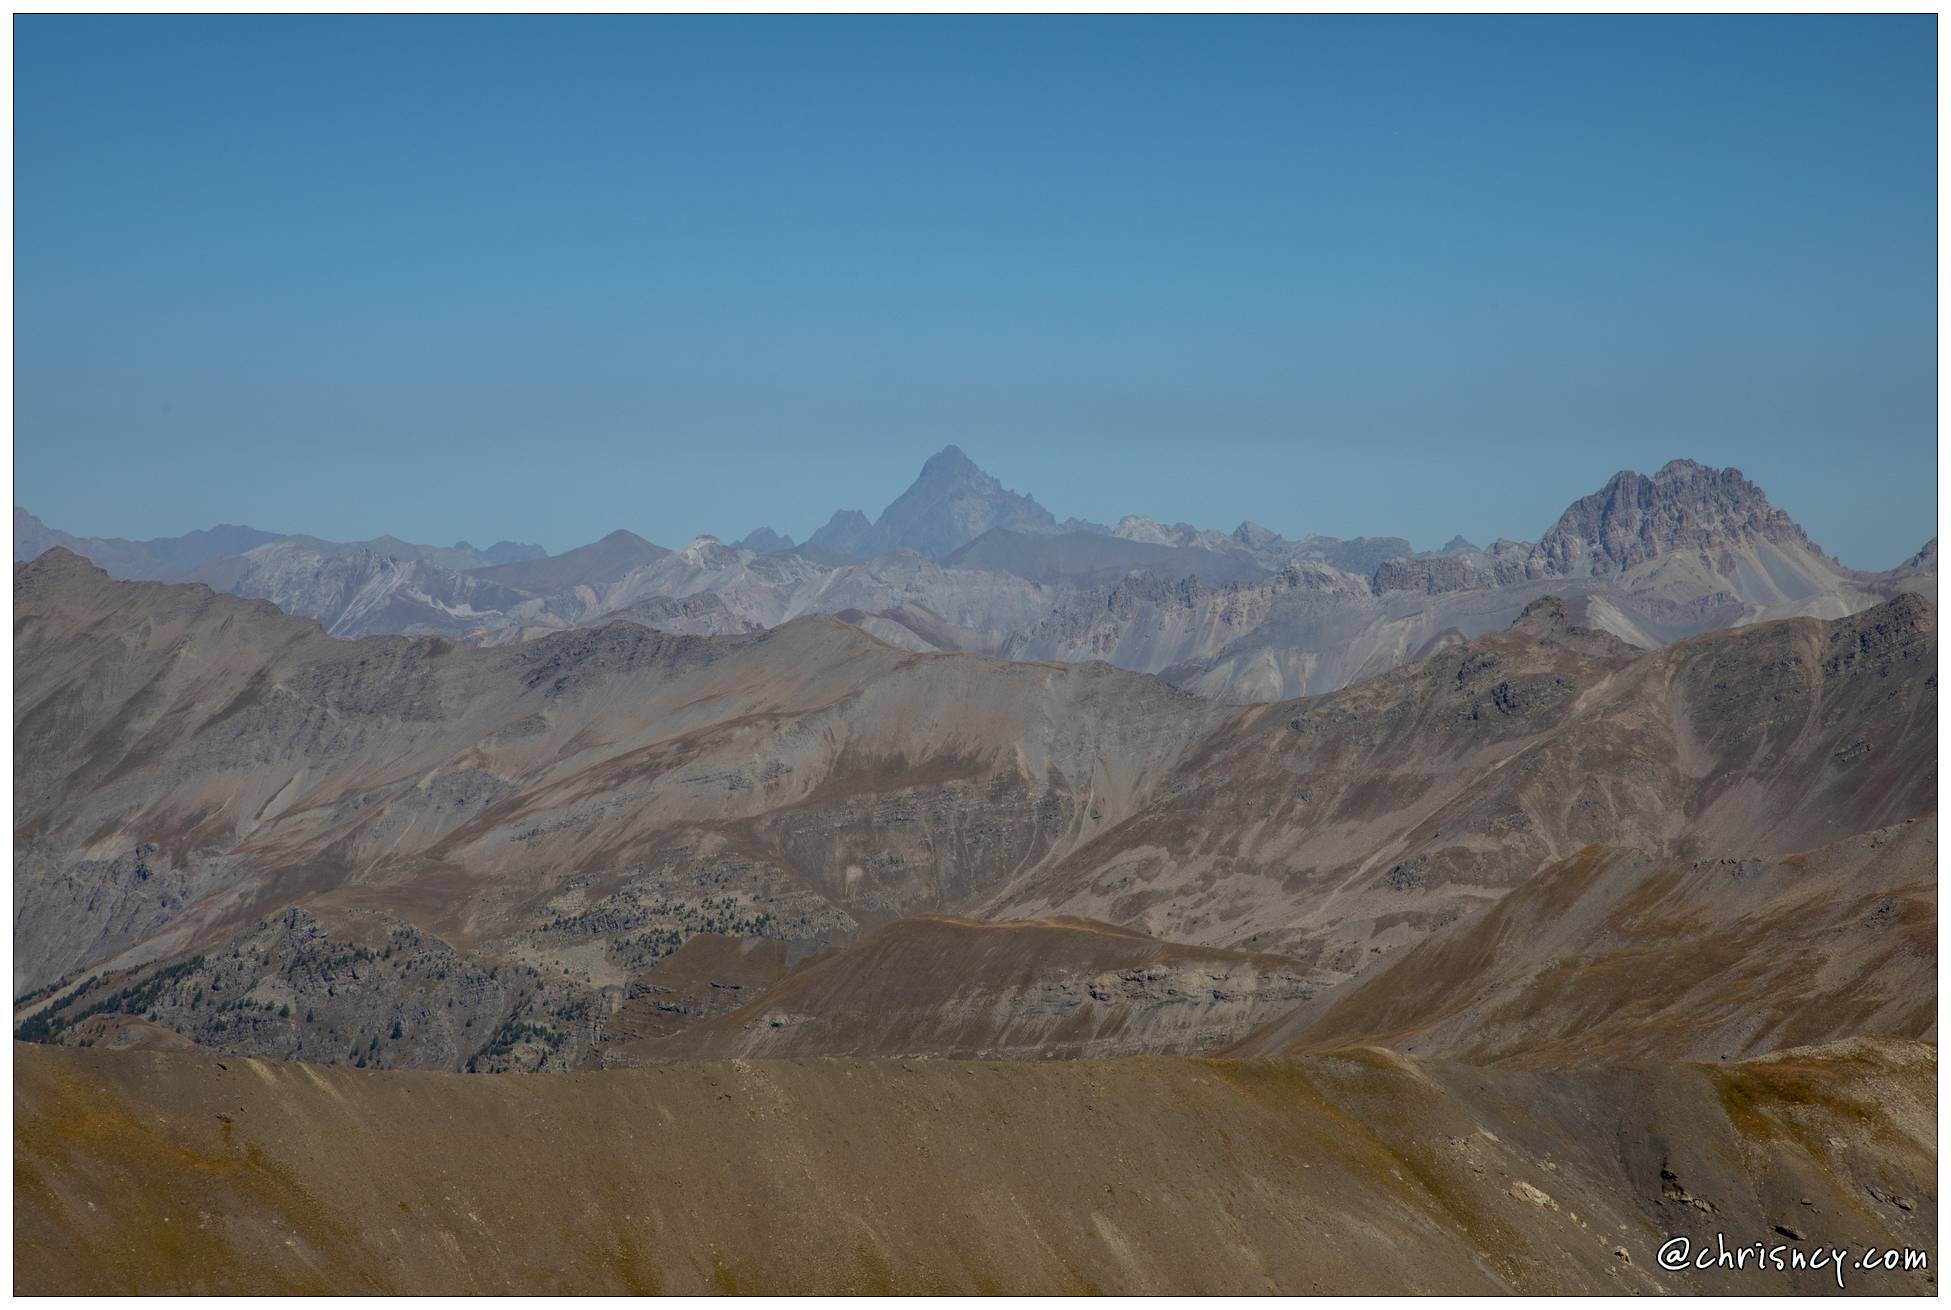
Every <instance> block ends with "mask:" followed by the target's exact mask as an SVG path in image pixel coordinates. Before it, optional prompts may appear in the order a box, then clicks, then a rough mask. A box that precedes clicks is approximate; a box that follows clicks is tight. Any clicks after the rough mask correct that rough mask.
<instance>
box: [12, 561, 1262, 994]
mask: <svg viewBox="0 0 1951 1310" xmlns="http://www.w3.org/2000/svg"><path fill="white" fill-rule="evenodd" d="M15 595H16V687H15V692H16V706H17V719H16V735H15V756H16V763H17V771H16V851H17V856H18V858H19V864H20V869H21V872H20V874H19V876H18V879H17V887H16V893H17V909H16V937H17V940H18V941H19V942H20V944H21V950H20V952H19V954H18V955H17V967H18V970H19V973H18V976H17V985H19V986H30V985H33V984H36V983H39V982H43V981H47V980H48V979H50V978H52V977H53V976H55V975H58V974H61V973H65V972H67V971H69V970H70V969H73V968H75V967H78V966H80V965H82V964H85V963H93V962H99V961H102V960H105V959H107V958H109V957H111V956H112V955H114V954H115V953H116V952H117V951H119V950H122V949H124V948H126V947H129V946H134V945H136V944H137V943H139V942H144V941H150V942H151V950H152V951H175V950H181V949H185V948H187V947H188V946H189V945H191V943H192V942H193V941H202V940H205V939H207V938H208V936H209V934H211V933H212V932H215V931H217V930H218V928H219V927H220V926H223V925H229V926H231V927H233V928H234V927H238V926H241V925H242V924H244V923H245V922H247V921H248V920H249V919H251V918H252V917H253V916H261V915H266V914H275V913H277V912H278V911H280V910H282V908H283V907H284V906H285V905H288V904H290V903H292V902H293V901H294V900H300V899H302V898H305V897H308V896H327V897H328V899H330V898H333V897H336V899H337V902H338V903H343V904H345V905H347V906H353V907H357V906H364V907H380V908H384V909H387V910H389V911H392V912H397V913H402V914H405V915H407V916H408V917H410V918H411V919H412V921H414V922H415V923H417V924H418V925H419V926H420V927H421V928H422V929H424V930H426V931H429V932H434V933H436V934H439V935H441V936H442V937H443V938H445V939H448V940H451V941H453V942H454V943H456V944H464V943H467V942H477V941H480V940H482V939H484V938H488V937H495V936H497V935H500V934H505V933H508V932H511V931H515V930H516V929H518V928H525V927H542V926H544V921H545V920H546V922H547V924H549V925H552V926H553V927H554V928H555V929H556V930H557V935H558V936H561V935H562V934H563V933H564V932H567V931H568V930H567V929H564V928H563V927H562V925H561V924H559V923H557V920H558V919H560V918H564V917H566V918H568V919H575V918H577V917H578V916H579V915H582V914H585V913H587V914H589V915H592V916H594V920H595V921H598V922H600V921H602V920H603V919H604V918H605V916H606V915H611V914H621V915H624V916H626V917H629V916H633V915H634V916H637V917H638V919H639V920H641V918H642V916H643V915H644V914H648V913H650V911H648V910H646V909H645V908H644V904H643V902H644V900H645V898H648V899H649V900H651V901H669V900H670V898H671V897H672V896H677V897H678V898H679V899H680V900H681V901H683V902H684V904H685V905H688V906H690V907H691V908H692V909H694V910H695V909H696V908H697V906H698V905H699V904H700V903H701V902H702V901H703V900H705V899H708V898H716V897H724V898H729V900H730V901H731V902H734V903H735V904H736V906H737V907H738V911H737V913H733V912H732V907H731V906H726V907H721V908H722V909H723V910H724V911H725V914H729V915H730V916H731V917H735V918H736V917H741V916H747V917H749V915H758V914H769V915H771V916H773V918H774V919H776V918H777V917H778V916H779V915H780V914H784V913H790V915H792V916H795V918H796V919H797V917H800V916H803V917H804V919H805V924H804V935H806V936H809V937H812V936H818V935H820V934H822V933H825V932H829V931H835V930H837V931H840V932H842V933H850V932H851V930H852V925H853V924H854V923H855V922H857V921H858V922H875V921H879V920H881V919H885V918H888V917H892V916H893V915H895V914H898V913H901V912H904V911H907V910H912V909H920V910H929V909H945V908H954V907H955V906H957V905H961V904H966V903H968V902H969V901H971V900H973V899H975V898H976V897H977V896H978V895H979V894H981V893H982V892H984V891H986V890H988V889H990V888H993V887H995V886H997V885H999V884H1000V883H1001V881H1003V880H1004V879H1006V878H1007V877H1009V876H1011V875H1013V874H1015V873H1018V872H1020V871H1021V870H1023V869H1025V868H1029V867H1034V866H1035V865H1037V864H1039V863H1042V862H1046V861H1047V860H1048V859H1050V858H1052V857H1053V856H1055V855H1057V854H1060V853H1061V852H1062V851H1064V850H1067V849H1068V848H1069V847H1070V846H1073V845H1075V844H1076V843H1077V842H1078V841H1080V840H1082V839H1083V838H1084V836H1085V835H1087V834H1088V833H1089V832H1092V831H1096V830H1097V829H1098V828H1100V827H1101V826H1103V825H1105V824H1111V823H1116V822H1117V821H1118V820H1120V819H1122V818H1123V817H1125V816H1126V815H1128V814H1130V813H1132V812H1134V810H1135V809H1136V807H1137V805H1138V803H1139V802H1140V800H1141V799H1142V798H1143V796H1144V795H1145V794H1146V792H1147V790H1148V789H1149V787H1150V786H1151V785H1152V784H1153V782H1154V781H1155V780H1156V778H1157V777H1158V776H1159V775H1160V773H1161V772H1162V770H1163V769H1164V768H1166V767H1167V766H1168V765H1169V763H1170V761H1171V760H1173V759H1174V758H1176V757H1177V755H1179V754H1180V753H1182V752H1183V751H1184V750H1185V749H1187V748H1188V747H1189V746H1190V745H1191V743H1193V742H1194V741H1196V740H1197V739H1199V738H1200V737H1202V736H1203V735H1204V734H1205V733H1206V732H1208V731H1209V730H1210V729H1211V727H1212V726H1213V725H1214V724H1215V723H1216V722H1218V721H1219V720H1220V719H1222V718H1224V717H1227V716H1228V715H1230V714H1231V713H1232V711H1228V710H1225V709H1224V708H1222V707H1219V706H1214V705H1210V704H1207V703H1204V702H1201V701H1198V700H1196V699H1194V698H1192V697H1190V696H1187V695H1184V694H1183V693H1178V692H1174V691H1172V690H1171V689H1169V688H1166V687H1164V686H1162V685H1160V684H1159V683H1157V682H1156V681H1154V680H1151V679H1146V678H1140V677H1135V676H1132V675H1125V674H1118V673H1114V672H1113V671H1111V670H1108V669H1105V668H1103V667H1101V666H1096V667H1070V666H1055V665H1044V664H1031V663H1000V662H996V661H989V660H982V659H978V658H975V657H970V656H936V655H916V654H912V653H909V652H905V651H901V650H898V649H896V648H894V647H891V646H888V645H886V644H885V643H883V642H879V641H877V640H875V639H873V638H872V637H870V636H868V635H867V634H865V633H863V632H861V631H860V630H858V629H855V628H852V627H849V626H847V625H845V624H842V623H839V622H837V621H834V620H830V619H824V618H818V619H809V620H804V621H802V622H798V623H794V624H789V625H787V626H785V627H783V628H779V629H774V630H772V631H769V632H765V633H759V634H753V635H750V636H741V637H726V638H715V639H706V638H681V637H671V636H665V635H661V634H658V633H655V632H651V631H648V630H646V629H642V628H637V627H634V626H631V625H627V624H618V625H613V626H611V627H607V628H602V629H597V630H590V631H579V632H574V633H566V634H561V635H559V636H555V637H551V638H547V639H544V640H541V641H537V642H532V643H528V644H526V645H523V646H517V647H510V648H506V649H493V650H481V649H473V648H468V647H463V646H458V645H455V644H454V643H451V642H446V641H443V640H440V639H425V640H420V641H409V640H406V639H402V638H375V639H369V640H366V641H362V642H358V643H346V642H336V641H333V640H331V639H329V638H327V637H325V636H324V634H323V633H321V632H320V631H319V630H318V628H317V626H316V625H315V624H312V623H308V622H303V621H299V620H294V619H290V618H287V617H285V616H283V615H280V614H278V613H277V612H276V611H274V610H272V609H270V607H268V606H261V605H252V604H250V603H248V602H244V601H240V600H237V599H235V598H232V597H228V596H221V595H217V594H215V593H212V592H209V591H208V590H205V589H202V588H167V587H160V586H157V585H154V584H118V583H112V582H110V581H108V579H107V578H106V577H105V576H104V575H102V574H101V573H100V572H99V571H97V570H95V569H93V568H91V567H90V566H88V565H86V564H85V563H84V562H82V561H80V560H78V559H76V558H75V557H73V556H71V555H66V554H64V553H56V554H51V555H49V556H46V557H44V558H43V559H42V560H40V561H37V562H35V563H33V564H30V565H26V566H21V567H20V568H18V569H17V571H16V592H15ZM713 869H716V870H717V873H716V874H715V875H713V876H707V872H708V871H709V870H713ZM728 879H729V882H727V880H728ZM680 884H682V885H681V886H680ZM328 894H329V895H328ZM565 896H566V897H567V898H568V899H567V900H563V897H565ZM619 898H620V899H619ZM558 902H560V904H558ZM572 902H573V903H574V905H575V906H577V907H580V908H578V909H577V910H574V911H571V910H568V909H566V908H564V907H566V906H568V905H569V904H570V903H572ZM550 907H554V908H553V910H551V909H550ZM671 912H672V913H676V912H677V911H676V910H672V911H671ZM748 912H749V913H748ZM714 917H724V916H723V915H718V916H714ZM166 926H168V928H169V931H168V933H167V934H166V935H165V936H163V937H161V938H157V937H156V934H157V933H158V932H159V931H161V930H163V929H164V928H165V927H166ZM669 926H671V927H673V928H675V927H678V926H679V925H678V924H677V923H675V922H673V923H671V924H669ZM774 931H775V932H779V931H786V930H785V929H780V928H777V927H775V929H774ZM595 939H596V940H597V941H598V942H599V945H598V946H597V949H598V951H599V953H600V951H601V949H602V948H601V945H600V940H601V934H600V933H599V934H595Z"/></svg>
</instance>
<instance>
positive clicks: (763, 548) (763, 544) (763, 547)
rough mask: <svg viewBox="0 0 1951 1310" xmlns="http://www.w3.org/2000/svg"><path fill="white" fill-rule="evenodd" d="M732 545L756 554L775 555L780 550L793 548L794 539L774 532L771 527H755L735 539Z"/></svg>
mask: <svg viewBox="0 0 1951 1310" xmlns="http://www.w3.org/2000/svg"><path fill="white" fill-rule="evenodd" d="M732 545H733V546H734V547H735V548H736V549H738V550H749V551H751V552H752V553H753V554H754V555H773V554H777V553H779V552H780V551H787V550H791V549H792V548H793V539H792V538H791V537H790V536H786V535H783V534H781V533H778V532H774V531H773V530H772V529H771V528H754V529H752V531H750V532H748V533H746V534H745V535H744V536H743V537H740V538H739V539H738V540H737V541H734V542H733V543H732Z"/></svg>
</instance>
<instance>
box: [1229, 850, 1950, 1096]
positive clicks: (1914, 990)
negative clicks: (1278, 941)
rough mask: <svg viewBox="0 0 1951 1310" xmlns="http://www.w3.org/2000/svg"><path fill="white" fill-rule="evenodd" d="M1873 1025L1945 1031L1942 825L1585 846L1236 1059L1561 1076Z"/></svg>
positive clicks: (1769, 1045)
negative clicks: (1382, 1056)
mask: <svg viewBox="0 0 1951 1310" xmlns="http://www.w3.org/2000/svg"><path fill="white" fill-rule="evenodd" d="M1323 1008H1325V1012H1323ZM1865 1033H1878V1034H1888V1035H1892V1036H1899V1037H1913V1038H1921V1039H1925V1040H1929V1041H1935V1040H1936V1038H1937V821H1936V819H1935V818H1929V819H1921V820H1917V821H1914V822H1909V823H1904V824H1900V825H1898V826H1896V827H1894V828H1882V829H1878V830H1876V831H1874V832H1870V833H1866V834H1863V835H1860V836H1856V837H1850V838H1847V839H1845V840H1843V841H1840V842H1837V843H1834V844H1833V845H1830V846H1826V847H1823V848H1822V849H1820V850H1814V851H1810V852H1807V853H1805V854H1797V855H1789V856H1781V857H1764V858H1753V857H1751V858H1745V859H1743V858H1734V857H1721V858H1716V859H1695V860H1689V859H1684V858H1678V857H1667V858H1664V859H1661V858H1656V857H1653V856H1649V855H1644V854H1641V853H1638V852H1633V851H1620V850H1611V849H1607V848H1605V847H1600V846H1593V847H1589V848H1587V849H1586V850H1583V851H1580V852H1579V853H1578V854H1576V855H1572V856H1570V857H1568V858H1566V859H1564V860H1561V861H1559V862H1558V863H1556V864H1554V865H1552V866H1550V867H1549V868H1547V869H1545V870H1544V871H1543V872H1541V873H1539V874H1538V875H1537V876H1536V877H1534V878H1532V879H1530V880H1529V881H1527V882H1525V883H1524V884H1522V885H1521V886H1519V887H1518V888H1517V889H1516V890H1514V891H1513V892H1511V893H1510V895H1508V896H1506V897H1504V898H1503V899H1502V900H1501V901H1499V902H1498V903H1497V904H1496V905H1495V906H1494V907H1492V908H1491V909H1490V910H1488V911H1486V912H1485V913H1484V914H1482V915H1479V916H1477V917H1476V918H1474V919H1471V920H1468V921H1466V922H1463V923H1460V924H1458V925H1456V926H1455V927H1453V928H1451V929H1449V930H1447V931H1445V932H1441V933H1438V934H1436V935H1435V936H1433V937H1431V938H1429V939H1428V940H1426V941H1424V942H1422V943H1420V944H1419V945H1417V946H1415V947H1414V948H1412V949H1411V950H1409V951H1407V952H1406V953H1404V954H1403V955H1402V956H1401V957H1400V958H1399V959H1397V960H1396V961H1395V962H1394V963H1393V964H1392V965H1391V966H1390V967H1388V968H1387V969H1384V970H1382V971H1381V972H1379V973H1377V974H1375V975H1373V976H1371V977H1369V978H1366V979H1364V980H1363V981H1362V982H1361V983H1359V984H1357V985H1356V986H1355V987H1354V988H1352V989H1351V990H1347V991H1340V992H1335V993H1331V994H1328V995H1326V996H1323V997H1322V1005H1320V1006H1314V1007H1310V1006H1298V1007H1296V1009H1295V1010H1294V1012H1292V1013H1291V1014H1289V1015H1287V1016H1284V1017H1283V1018H1282V1019H1280V1020H1278V1021H1276V1022H1274V1023H1271V1024H1269V1025H1268V1026H1267V1027H1266V1028H1265V1029H1263V1030H1262V1031H1261V1032H1259V1033H1256V1034H1255V1035H1254V1036H1253V1037H1252V1038H1250V1039H1248V1040H1247V1041H1245V1042H1243V1043H1241V1044H1240V1045H1239V1046H1238V1047H1236V1048H1234V1053H1235V1054H1254V1053H1261V1054H1266V1053H1273V1052H1276V1051H1295V1050H1305V1049H1316V1050H1319V1049H1324V1048H1334V1047H1339V1046H1345V1045H1347V1044H1349V1043H1351V1042H1362V1043H1372V1044H1386V1045H1391V1046H1395V1047H1398V1048H1400V1049H1404V1050H1409V1051H1414V1052H1415V1053H1416V1054H1417V1055H1418V1056H1439V1057H1442V1058H1446V1059H1458V1060H1467V1061H1468V1062H1470V1063H1472V1064H1518V1065H1523V1066H1527V1067H1540V1066H1543V1067H1561V1068H1562V1067H1579V1066H1593V1065H1617V1064H1621V1063H1627V1062H1631V1061H1636V1060H1653V1059H1663V1058H1664V1059H1672V1058H1684V1059H1703V1060H1711V1059H1717V1058H1719V1059H1728V1058H1734V1059H1739V1058H1742V1057H1745V1056H1751V1055H1755V1054H1759V1053H1762V1052H1766V1051H1770V1050H1774V1049H1777V1048H1780V1047H1787V1046H1799V1045H1806V1044H1809V1043H1812V1042H1821V1041H1829V1040H1834V1039H1837V1038H1841V1037H1847V1036H1855V1035H1859V1034H1865Z"/></svg>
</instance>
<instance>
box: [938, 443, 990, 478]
mask: <svg viewBox="0 0 1951 1310" xmlns="http://www.w3.org/2000/svg"><path fill="white" fill-rule="evenodd" d="M921 472H922V476H924V477H926V476H927V475H928V474H930V473H934V474H938V475H939V474H943V473H973V474H974V475H976V476H977V477H982V478H987V477H989V475H988V474H987V473H984V472H983V471H982V470H981V469H979V468H977V467H976V462H975V461H974V460H972V459H970V458H969V457H968V456H967V455H966V454H964V453H963V452H962V448H961V447H960V446H957V445H954V444H950V445H946V446H943V447H942V448H941V449H940V450H938V451H936V452H935V453H934V454H932V455H930V456H929V457H928V459H927V461H926V462H925V463H923V464H922V466H921ZM991 480H992V481H993V480H994V479H991Z"/></svg>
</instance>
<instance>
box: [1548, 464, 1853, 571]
mask: <svg viewBox="0 0 1951 1310" xmlns="http://www.w3.org/2000/svg"><path fill="white" fill-rule="evenodd" d="M1766 547H1773V548H1775V549H1777V550H1781V551H1784V552H1787V553H1789V554H1792V555H1815V556H1817V557H1818V558H1822V555H1821V552H1820V551H1819V550H1817V549H1816V547H1815V544H1814V543H1813V542H1811V541H1810V540H1809V538H1808V536H1807V534H1805V533H1804V532H1803V531H1802V529H1801V528H1800V527H1798V526H1797V525H1796V523H1795V521H1794V520H1793V519H1791V518H1789V516H1788V515H1786V514H1784V513H1782V511H1780V510H1778V509H1776V508H1775V507H1774V506H1773V505H1770V504H1769V503H1768V497H1766V496H1764V495H1763V494H1762V492H1761V488H1759V487H1757V486H1755V485H1754V483H1752V482H1749V481H1748V480H1747V479H1746V478H1744V477H1742V476H1741V470H1739V469H1733V468H1727V469H1712V468H1708V467H1706V466H1705V465H1702V464H1696V463H1694V462H1693V461H1692V460H1690V459H1676V460H1674V461H1672V462H1671V463H1669V464H1667V465H1666V466H1665V467H1664V468H1662V469H1661V470H1660V471H1659V472H1658V473H1655V474H1654V475H1653V476H1652V477H1650V478H1649V477H1642V476H1640V475H1639V474H1637V473H1633V472H1630V471H1625V472H1620V473H1616V474H1614V475H1613V477H1612V480H1611V481H1609V482H1607V483H1606V485H1605V486H1604V487H1602V488H1600V489H1599V490H1598V491H1596V492H1594V493H1593V494H1592V495H1590V496H1586V497H1585V498H1584V499H1582V500H1579V501H1577V502H1576V503H1574V504H1573V505H1572V507H1571V508H1570V509H1568V510H1566V511H1565V513H1564V515H1563V516H1562V517H1560V518H1559V520H1558V522H1557V523H1556V524H1554V525H1553V526H1552V529H1551V531H1550V532H1547V533H1546V534H1545V535H1544V539H1543V540H1542V541H1540V542H1539V543H1538V549H1537V551H1536V552H1535V557H1536V563H1535V565H1534V566H1533V567H1534V568H1535V570H1536V572H1537V573H1538V574H1541V575H1546V576H1550V577H1558V578H1577V577H1606V576H1612V575H1617V574H1622V573H1625V572H1627V571H1628V570H1630V569H1633V568H1635V567H1637V566H1639V565H1641V564H1645V563H1647V562H1649V561H1651V560H1654V559H1657V558H1659V557H1660V556H1662V555H1674V554H1695V555H1700V556H1703V557H1709V558H1711V557H1713V556H1715V555H1718V554H1721V553H1724V552H1748V551H1754V550H1757V549H1760V548H1766Z"/></svg>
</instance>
